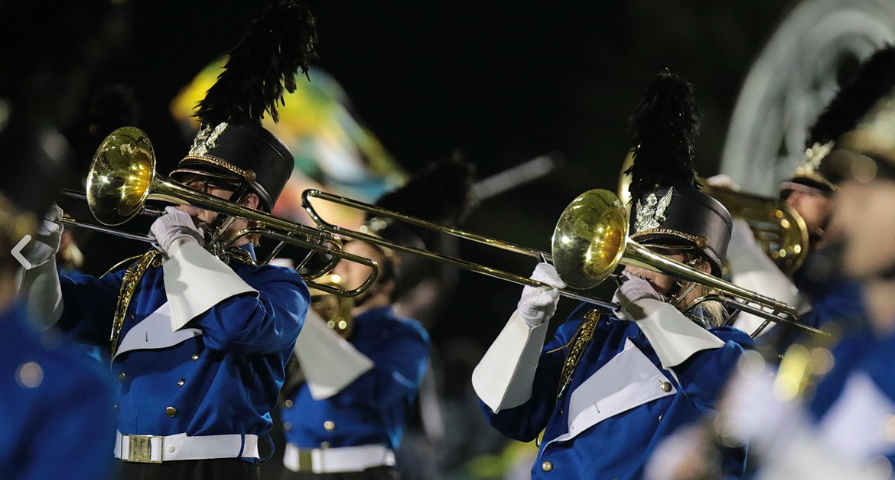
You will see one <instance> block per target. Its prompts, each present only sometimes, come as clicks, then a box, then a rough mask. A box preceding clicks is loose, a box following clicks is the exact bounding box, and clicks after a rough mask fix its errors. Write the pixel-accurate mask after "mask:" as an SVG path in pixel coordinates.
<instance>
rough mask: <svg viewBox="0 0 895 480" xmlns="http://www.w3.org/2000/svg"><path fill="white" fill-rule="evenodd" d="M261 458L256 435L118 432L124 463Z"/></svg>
mask: <svg viewBox="0 0 895 480" xmlns="http://www.w3.org/2000/svg"><path fill="white" fill-rule="evenodd" d="M238 457H243V458H259V455H258V436H257V435H240V434H234V435H202V436H196V437H188V436H187V435H186V434H185V433H179V434H177V435H168V436H167V437H158V436H154V435H122V434H121V432H117V433H116V435H115V458H120V459H121V460H123V461H125V462H139V463H161V462H171V461H174V460H208V459H214V458H238Z"/></svg>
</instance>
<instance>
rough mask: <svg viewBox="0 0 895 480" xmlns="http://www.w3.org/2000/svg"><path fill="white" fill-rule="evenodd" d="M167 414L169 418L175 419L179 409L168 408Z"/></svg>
mask: <svg viewBox="0 0 895 480" xmlns="http://www.w3.org/2000/svg"><path fill="white" fill-rule="evenodd" d="M165 413H167V414H168V416H169V417H173V416H174V415H177V409H176V408H174V407H168V408H166V409H165Z"/></svg>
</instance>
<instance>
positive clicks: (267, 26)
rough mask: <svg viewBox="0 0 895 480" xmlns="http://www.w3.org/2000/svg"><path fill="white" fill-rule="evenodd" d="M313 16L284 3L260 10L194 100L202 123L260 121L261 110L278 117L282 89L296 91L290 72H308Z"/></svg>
mask: <svg viewBox="0 0 895 480" xmlns="http://www.w3.org/2000/svg"><path fill="white" fill-rule="evenodd" d="M316 24H317V19H316V18H314V15H312V14H311V12H310V10H308V7H306V6H304V5H300V4H297V3H294V2H292V1H291V0H286V1H283V2H281V3H279V4H277V5H271V6H269V7H267V9H265V11H264V14H263V15H262V16H261V17H260V18H259V19H257V20H255V21H254V22H252V24H251V25H250V26H249V30H248V32H246V34H245V35H244V36H243V37H242V39H241V40H240V41H239V43H238V44H237V45H236V46H235V47H233V48H232V49H231V50H230V51H229V52H228V55H229V59H228V60H227V64H226V65H225V66H224V72H223V73H221V75H220V76H218V80H217V82H215V84H214V85H213V86H212V87H211V88H210V89H208V93H207V94H206V95H205V99H204V100H202V101H201V102H199V111H198V113H197V116H198V117H199V118H200V119H201V120H202V123H203V124H204V125H217V124H219V123H221V122H230V123H241V122H243V121H251V122H260V121H261V119H262V118H264V113H265V112H267V113H270V116H271V117H272V118H273V119H274V121H277V120H279V117H278V115H277V106H278V105H277V104H279V103H282V101H283V99H282V97H283V92H284V90H285V91H288V92H290V93H291V92H293V91H295V74H296V73H297V72H298V69H299V68H300V69H301V71H302V73H304V74H305V75H307V74H308V62H309V61H310V60H311V59H313V58H316V56H317V53H316V50H315V49H316V46H317V31H316Z"/></svg>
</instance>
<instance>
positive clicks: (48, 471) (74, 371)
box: [0, 305, 115, 480]
mask: <svg viewBox="0 0 895 480" xmlns="http://www.w3.org/2000/svg"><path fill="white" fill-rule="evenodd" d="M0 328H2V330H3V334H2V335H0V352H2V355H0V433H2V435H0V478H3V479H4V480H45V479H52V478H65V479H71V480H103V479H106V478H108V476H109V473H110V472H111V469H112V460H113V458H112V455H111V453H110V452H111V451H112V446H113V445H114V444H115V426H114V419H113V417H112V410H111V408H110V405H111V402H112V389H111V388H110V386H109V385H108V383H107V381H106V380H104V378H105V375H104V374H103V373H102V371H101V370H102V367H101V366H100V365H99V364H98V363H97V362H96V361H94V360H91V359H89V358H87V357H86V356H84V355H83V353H81V352H79V351H78V352H76V351H73V350H69V349H68V345H66V344H61V345H60V344H59V342H58V339H54V338H53V337H52V335H45V336H44V337H43V338H40V337H38V335H37V334H36V333H35V332H34V331H32V330H31V328H30V325H29V323H28V320H27V319H26V316H25V308H24V305H16V306H13V307H11V308H9V309H8V310H7V311H6V312H3V313H2V314H0Z"/></svg>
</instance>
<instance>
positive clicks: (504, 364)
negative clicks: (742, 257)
mask: <svg viewBox="0 0 895 480" xmlns="http://www.w3.org/2000/svg"><path fill="white" fill-rule="evenodd" d="M691 95H692V91H691V86H690V85H689V84H688V83H686V82H684V81H683V80H681V79H680V78H678V77H676V76H673V75H671V74H668V73H663V74H660V75H659V76H658V77H657V78H656V79H655V80H654V81H653V82H652V83H651V84H650V86H649V87H648V88H647V90H646V92H645V94H644V98H643V99H642V101H641V103H640V106H639V107H638V109H637V111H636V112H635V116H634V119H633V123H632V130H633V131H634V138H633V141H632V148H633V151H634V158H635V163H634V166H633V167H632V177H633V182H632V184H631V194H632V199H633V200H632V201H634V202H636V206H635V207H634V208H633V209H632V213H631V217H632V218H631V224H632V231H633V232H634V233H633V235H632V236H631V238H632V239H634V240H636V241H638V242H640V243H642V244H643V245H645V246H647V247H648V248H650V249H652V250H654V251H656V252H658V253H661V254H664V255H667V256H669V257H670V258H672V259H675V260H678V261H681V262H684V263H686V264H688V265H690V266H691V267H693V268H695V269H699V270H702V271H704V272H710V273H711V274H713V275H715V276H719V275H720V272H721V264H722V261H723V260H724V256H725V251H726V250H727V242H728V240H729V238H730V228H731V219H730V215H729V213H728V212H727V210H726V209H725V208H724V207H723V206H722V205H721V204H720V203H719V202H717V201H716V200H714V199H712V198H710V197H708V196H707V195H705V194H702V193H700V192H699V191H698V185H699V184H698V183H697V181H696V176H695V172H694V171H693V167H692V162H693V140H694V137H695V132H696V129H697V123H698V122H697V113H696V109H695V105H694V104H693V103H692V98H691ZM623 276H624V278H625V279H626V280H627V281H625V282H624V283H622V284H621V286H620V287H619V288H618V290H617V291H616V293H615V297H614V300H615V301H616V302H618V303H619V304H620V310H619V311H616V312H614V313H613V314H612V315H608V314H601V313H600V312H599V311H598V310H596V309H595V308H594V307H593V306H592V305H589V304H587V303H585V304H583V305H581V306H580V307H579V308H578V309H577V310H575V312H573V313H572V315H571V316H570V317H569V319H568V320H567V321H566V322H565V323H563V324H562V325H561V326H560V327H559V329H558V330H557V332H556V336H555V338H554V339H553V340H551V341H549V342H548V343H547V344H546V345H544V339H545V336H546V333H547V328H548V326H547V321H548V320H549V318H550V317H551V316H552V314H553V313H554V312H555V310H556V304H557V302H558V296H559V293H558V291H557V290H556V289H552V290H542V289H538V288H532V287H525V288H524V289H523V293H522V297H521V299H520V301H519V304H518V306H517V310H516V311H515V312H514V313H513V315H512V316H511V317H510V320H509V322H508V323H507V325H506V327H505V328H504V330H503V331H502V332H501V334H500V335H499V336H498V338H497V340H495V342H494V344H492V346H491V348H490V349H489V350H488V352H487V353H486V354H485V356H484V358H483V359H482V361H481V363H480V364H479V365H478V367H476V370H475V372H474V374H473V378H472V379H473V386H474V387H475V389H476V392H477V393H478V395H479V398H480V399H481V401H482V404H483V410H484V411H485V414H486V416H487V418H488V421H489V422H490V423H491V424H492V425H493V426H494V427H495V428H497V429H498V430H500V431H501V432H503V433H504V434H505V435H507V436H510V437H512V438H515V439H518V440H522V441H530V440H532V439H534V438H535V437H536V436H537V435H538V434H539V432H541V431H543V432H544V433H543V439H542V443H541V444H540V451H539V454H538V459H537V462H536V463H535V465H534V466H533V468H532V478H578V479H587V478H594V479H596V478H627V479H631V478H641V477H642V476H643V468H644V465H645V463H646V460H647V458H648V457H649V455H650V453H651V451H652V449H653V448H654V447H655V446H656V444H657V443H658V442H659V441H660V440H661V439H662V438H664V437H666V436H668V435H669V434H670V433H672V432H673V431H674V430H675V428H677V427H678V426H680V425H682V424H686V423H688V422H691V421H693V420H695V419H697V418H699V417H700V416H702V415H704V414H706V413H707V412H709V411H710V410H711V409H712V408H713V407H714V405H715V401H716V398H717V396H718V394H719V391H720V389H721V387H722V386H723V385H724V379H725V378H726V376H727V372H728V371H729V370H730V369H731V368H732V367H733V366H734V365H735V363H736V362H737V359H738V358H739V357H740V356H741V354H742V352H743V346H744V345H750V344H751V341H750V339H749V337H748V335H746V334H745V333H743V332H741V331H739V330H736V329H734V328H731V327H720V326H719V325H721V323H722V322H723V318H722V315H723V309H722V308H721V306H720V305H718V304H717V303H715V302H705V303H702V304H699V305H698V306H694V305H692V302H693V301H694V299H696V298H697V297H698V296H700V295H702V294H704V293H706V288H705V287H703V286H701V285H697V284H694V283H691V282H687V281H683V280H677V279H675V278H672V277H669V276H666V275H661V274H658V273H654V272H652V271H647V270H642V269H639V268H635V267H631V266H629V267H627V268H626V269H625V272H624V273H623ZM532 279H534V280H539V281H542V282H545V283H549V284H551V285H555V286H556V287H562V286H563V282H562V280H561V279H560V278H559V276H558V275H557V272H556V270H555V269H554V268H553V267H552V266H551V265H549V264H541V265H538V267H537V268H536V269H535V273H534V274H533V275H532ZM743 462H744V452H743V451H736V452H731V454H730V455H728V456H727V457H725V466H726V468H725V478H738V477H739V476H740V475H742V472H743V466H744V464H743Z"/></svg>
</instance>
